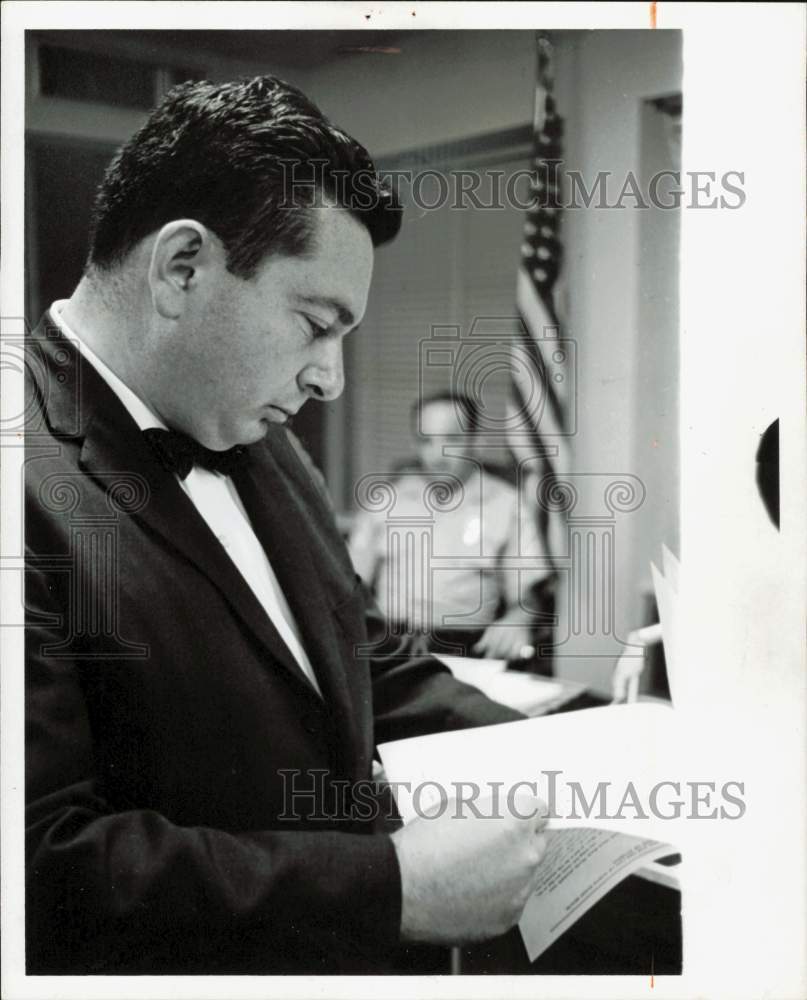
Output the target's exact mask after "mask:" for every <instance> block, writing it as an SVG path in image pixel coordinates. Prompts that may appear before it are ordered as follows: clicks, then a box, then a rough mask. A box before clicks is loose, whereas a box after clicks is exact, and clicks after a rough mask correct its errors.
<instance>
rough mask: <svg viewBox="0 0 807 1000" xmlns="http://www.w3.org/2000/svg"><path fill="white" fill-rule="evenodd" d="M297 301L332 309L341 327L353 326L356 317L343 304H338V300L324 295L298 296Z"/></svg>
mask: <svg viewBox="0 0 807 1000" xmlns="http://www.w3.org/2000/svg"><path fill="white" fill-rule="evenodd" d="M297 300H298V301H299V302H303V303H307V304H308V305H312V306H327V308H329V309H332V310H333V311H334V312H335V313H336V315H337V316H338V317H339V322H340V323H341V324H342V326H354V325H355V323H356V317H355V316H354V315H353V313H352V312H351V310H350V309H348V307H347V306H346V305H345V304H344V302H340V301H339V299H334V298H330V297H329V296H325V295H298V296H297Z"/></svg>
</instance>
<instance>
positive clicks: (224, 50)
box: [41, 29, 412, 70]
mask: <svg viewBox="0 0 807 1000" xmlns="http://www.w3.org/2000/svg"><path fill="white" fill-rule="evenodd" d="M41 34H43V35H44V34H46V35H48V36H49V38H50V39H52V40H55V38H58V39H59V40H60V41H61V42H63V43H64V44H70V45H76V46H79V47H88V46H90V47H92V48H95V49H97V48H105V49H107V50H109V49H111V48H118V49H123V48H131V46H132V45H137V46H138V47H147V48H148V47H153V49H154V50H155V51H156V50H159V49H165V47H167V46H170V47H172V48H175V49H177V50H182V49H184V50H185V51H189V52H194V53H195V54H199V53H205V52H209V53H212V54H214V55H217V56H223V57H226V58H228V59H243V60H247V61H249V62H263V61H265V62H266V63H267V64H268V65H269V66H270V67H272V66H286V67H289V68H293V69H299V70H305V69H313V68H315V67H317V66H321V65H322V64H323V63H325V62H329V61H332V60H335V59H345V58H350V57H353V58H356V57H357V56H362V55H368V54H369V55H374V54H376V53H378V54H384V55H395V54H397V53H396V52H395V51H394V50H400V49H401V48H402V46H403V44H404V42H405V40H406V36H407V35H409V39H410V40H411V35H412V33H411V32H404V31H372V30H367V31H339V30H329V31H320V30H317V31H314V30H311V31H306V30H301V29H293V30H285V31H284V30H277V31H242V30H232V31H208V30H199V31H184V30H178V31H172V30H160V31H155V30H139V29H134V30H125V31H58V32H56V31H48V32H42V33H41ZM379 50H380V51H379ZM385 50H393V51H385Z"/></svg>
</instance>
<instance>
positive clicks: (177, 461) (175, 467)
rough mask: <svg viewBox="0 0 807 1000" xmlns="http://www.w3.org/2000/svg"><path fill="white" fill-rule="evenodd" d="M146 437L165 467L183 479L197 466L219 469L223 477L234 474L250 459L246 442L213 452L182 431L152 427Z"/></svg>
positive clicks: (213, 469) (211, 469) (212, 469)
mask: <svg viewBox="0 0 807 1000" xmlns="http://www.w3.org/2000/svg"><path fill="white" fill-rule="evenodd" d="M143 436H144V437H145V439H146V440H147V441H148V443H149V444H150V445H151V447H152V448H153V449H154V451H155V452H156V453H157V457H158V458H159V460H160V461H161V462H162V464H163V465H164V466H165V468H166V469H168V471H169V472H175V473H176V474H177V475H178V476H179V478H180V479H185V477H186V476H187V475H188V473H189V472H190V471H191V469H192V468H193V467H194V466H195V465H198V466H201V468H203V469H209V470H210V471H211V472H219V473H221V475H222V476H231V475H232V474H233V472H235V470H236V469H237V468H239V466H241V465H243V463H244V461H245V460H246V458H247V449H246V448H245V447H244V446H243V445H236V446H235V447H234V448H229V449H228V450H227V451H213V450H212V449H210V448H205V446H204V445H202V444H199V442H198V441H194V440H193V438H191V437H188V435H187V434H183V433H182V432H181V431H164V430H162V429H160V428H159V427H149V428H148V430H145V431H143Z"/></svg>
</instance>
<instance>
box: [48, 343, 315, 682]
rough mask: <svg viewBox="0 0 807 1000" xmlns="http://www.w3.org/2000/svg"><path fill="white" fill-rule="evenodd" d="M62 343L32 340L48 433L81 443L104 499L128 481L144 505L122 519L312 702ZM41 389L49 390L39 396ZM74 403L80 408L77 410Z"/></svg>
mask: <svg viewBox="0 0 807 1000" xmlns="http://www.w3.org/2000/svg"><path fill="white" fill-rule="evenodd" d="M38 332H39V331H38ZM67 343H68V342H67V341H66V340H65V339H64V338H61V337H53V336H52V335H51V334H49V335H48V336H47V338H46V339H40V338H38V340H37V345H38V347H39V349H40V351H41V352H42V355H43V356H44V358H45V359H46V360H47V362H48V363H49V366H50V369H51V377H50V379H48V375H47V373H46V374H45V379H46V381H47V386H42V387H40V392H42V396H43V399H44V400H45V406H46V409H47V416H48V419H49V420H50V421H51V423H52V426H53V427H54V429H55V430H57V431H59V430H60V429H61V430H63V431H65V432H67V434H68V436H70V437H78V438H82V437H83V443H82V446H81V452H80V457H79V465H80V466H81V468H82V469H84V471H85V472H86V473H87V475H88V476H90V477H91V478H92V479H93V480H94V481H95V482H96V483H97V484H98V486H99V487H100V488H101V489H102V490H103V491H104V492H105V493H106V494H107V496H110V490H111V487H112V484H113V483H115V482H118V483H122V482H127V481H128V483H129V484H130V486H131V485H135V489H137V486H138V485H139V486H140V488H141V490H144V491H145V495H146V500H145V502H144V503H143V504H142V505H140V506H139V507H138V508H137V509H133V510H132V513H131V515H130V516H132V517H133V518H135V519H136V520H138V521H140V522H141V523H143V524H144V525H145V526H146V527H147V528H148V529H149V530H150V531H152V532H154V533H155V534H157V535H158V536H159V537H160V539H161V540H162V542H163V543H164V544H165V545H167V546H168V547H170V548H171V549H173V550H174V551H176V552H177V553H178V554H179V555H180V556H182V557H183V558H185V559H186V560H187V561H188V562H190V563H191V564H193V565H194V566H196V567H197V569H199V570H201V571H202V572H203V573H204V574H205V576H206V577H207V578H208V579H209V580H210V581H211V583H213V584H214V585H215V586H216V587H217V588H218V589H219V590H220V591H221V593H222V594H223V595H224V597H225V598H226V599H227V601H228V603H229V605H230V607H231V608H232V611H233V613H234V614H235V615H236V616H237V617H238V618H239V619H240V620H241V621H242V623H243V624H244V625H245V626H246V627H247V628H248V629H249V631H250V632H251V633H252V635H253V636H254V637H255V638H256V639H257V640H258V642H260V643H261V644H262V645H263V647H264V648H265V649H266V650H267V652H268V653H269V654H270V656H271V659H272V660H274V661H276V662H277V663H279V664H281V665H282V667H283V668H285V669H286V670H287V671H288V672H289V674H290V675H291V676H292V677H294V679H295V680H296V681H297V682H298V683H299V685H300V686H301V687H303V688H304V689H305V690H306V691H307V692H308V693H309V694H310V695H312V696H313V697H315V698H318V695H317V692H316V690H315V688H314V687H313V685H312V684H311V682H310V681H309V680H308V678H307V677H306V676H305V674H304V673H303V671H302V670H301V669H300V666H299V664H298V663H297V661H296V660H295V658H294V656H293V654H292V653H291V651H290V650H289V648H288V647H287V646H286V644H285V642H284V641H283V639H282V638H281V636H280V633H279V632H278V631H277V629H276V628H275V626H274V625H273V624H272V620H271V619H270V617H269V615H268V614H267V613H266V611H265V610H264V608H263V606H262V605H261V603H260V601H258V599H257V598H256V597H255V595H254V593H253V592H252V589H251V588H250V587H249V585H248V584H247V582H246V580H245V579H244V577H243V576H242V575H241V573H240V572H239V570H238V569H237V568H236V566H235V564H234V563H233V561H232V559H230V557H229V556H228V554H227V552H226V550H225V549H224V548H223V546H222V545H221V543H220V542H219V540H218V539H217V538H216V536H215V535H214V534H213V532H212V531H211V530H210V528H209V527H208V525H207V523H206V521H205V520H204V518H203V517H202V516H201V514H200V513H199V512H198V510H197V509H196V507H195V506H194V505H193V503H192V501H191V500H190V498H189V497H188V495H187V494H186V493H185V491H184V490H183V489H182V487H181V486H180V485H179V483H178V482H177V480H176V477H175V476H173V475H172V474H171V473H169V472H168V471H166V470H165V469H164V468H163V467H162V466H161V465H160V463H159V462H158V461H157V459H156V456H155V455H154V452H153V450H152V449H151V447H150V446H149V444H148V442H147V441H146V439H145V438H144V437H143V435H142V433H141V432H140V430H139V428H138V427H137V425H136V424H135V422H134V420H132V418H131V416H130V414H129V413H128V411H127V410H126V408H125V407H124V406H123V404H122V403H121V402H120V400H119V399H118V397H117V396H116V395H115V393H114V392H113V391H112V390H111V389H110V388H109V386H108V385H107V384H106V382H104V380H103V379H102V378H101V376H100V375H99V374H98V373H97V372H96V371H95V369H94V368H92V366H91V365H90V364H88V363H87V362H85V361H83V360H82V359H81V357H80V355H79V354H78V351H77V350H75V348H74V347H70V348H69V350H67V354H68V355H69V357H68V359H67V360H66V361H65V360H64V354H65V345H66V344H67ZM57 350H58V351H59V352H60V353H59V355H58V360H54V355H55V354H56V352H57ZM56 364H58V374H59V375H60V376H62V377H61V378H59V382H60V383H62V384H61V385H59V386H58V387H57V386H56V384H55V382H56V380H55V378H54V377H53V376H52V373H53V369H54V367H55V366H56ZM46 388H49V389H50V391H49V392H47V393H46V392H45V389H46ZM71 394H72V397H73V399H72V400H71V399H70V398H69V397H70V396H71ZM75 401H78V402H79V403H80V407H79V409H78V411H77V410H76V405H75ZM77 415H78V420H77ZM68 420H69V421H70V425H69V427H68ZM60 425H61V426H60ZM127 477H128V480H127ZM132 477H135V478H134V479H132ZM124 516H125V515H124Z"/></svg>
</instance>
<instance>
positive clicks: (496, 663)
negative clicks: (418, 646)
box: [437, 656, 584, 715]
mask: <svg viewBox="0 0 807 1000" xmlns="http://www.w3.org/2000/svg"><path fill="white" fill-rule="evenodd" d="M437 659H438V660H440V661H441V662H442V663H445V665H446V666H447V667H448V668H449V670H450V671H451V673H452V674H453V675H454V676H455V677H456V678H457V680H460V681H463V682H464V683H465V684H473V686H474V687H475V688H478V689H479V690H480V691H481V692H482V693H483V694H485V695H487V696H488V698H491V699H493V701H498V702H499V703H500V704H502V705H507V706H509V707H510V708H515V709H517V710H518V711H519V712H524V714H525V715H537V714H539V713H540V712H546V711H549V710H550V709H551V708H553V707H554V706H556V705H558V704H560V703H562V702H563V701H565V700H567V699H568V698H571V697H574V696H575V694H577V693H579V692H580V691H583V690H584V687H583V685H582V684H580V685H570V684H569V683H567V684H565V685H564V684H561V683H559V682H557V681H552V680H548V679H547V678H545V677H536V676H535V675H534V674H527V673H518V672H517V671H513V670H506V667H507V661H506V660H485V659H480V660H477V659H473V658H471V657H465V656H438V657H437ZM570 688H573V689H574V690H571V691H570Z"/></svg>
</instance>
